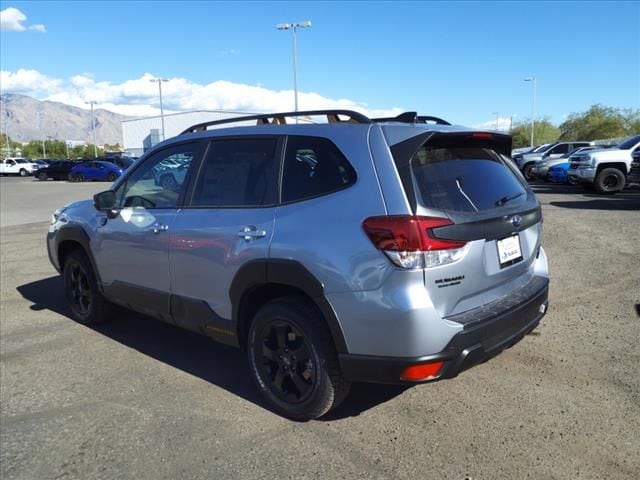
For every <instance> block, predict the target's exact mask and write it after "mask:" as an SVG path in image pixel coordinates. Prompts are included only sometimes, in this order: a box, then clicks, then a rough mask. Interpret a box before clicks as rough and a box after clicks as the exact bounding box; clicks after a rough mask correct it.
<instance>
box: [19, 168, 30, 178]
mask: <svg viewBox="0 0 640 480" xmlns="http://www.w3.org/2000/svg"><path fill="white" fill-rule="evenodd" d="M28 174H29V172H27V171H26V170H25V169H24V168H21V169H20V173H19V175H20V176H21V177H26V176H27V175H28Z"/></svg>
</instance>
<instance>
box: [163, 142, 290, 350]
mask: <svg viewBox="0 0 640 480" xmlns="http://www.w3.org/2000/svg"><path fill="white" fill-rule="evenodd" d="M282 144H283V140H282V139H281V138H278V137H276V136H255V137H248V136H245V137H242V138H218V139H214V140H212V141H211V143H210V144H209V147H208V150H207V154H206V156H205V158H204V160H203V162H202V166H201V167H200V170H199V173H198V177H197V179H196V181H195V183H194V186H193V191H192V194H191V199H190V201H189V202H188V204H187V205H186V207H185V208H183V209H182V210H180V212H178V214H177V215H176V218H175V221H174V225H173V228H172V229H171V232H170V253H169V260H170V262H169V263H170V271H171V292H172V296H171V311H172V314H173V317H174V320H175V321H176V323H178V324H179V325H180V326H182V327H184V328H189V329H191V330H196V331H203V332H205V333H207V334H208V335H210V336H212V337H214V338H216V339H217V340H219V341H222V342H227V343H233V340H234V329H233V328H232V327H231V324H230V319H231V318H232V312H231V300H230V297H229V289H230V287H231V282H232V281H233V279H234V277H235V275H236V273H237V272H238V270H239V269H240V268H241V267H242V266H243V265H246V264H247V263H248V262H251V261H252V260H265V259H267V258H268V256H269V245H270V242H271V237H272V235H273V223H274V211H275V205H276V203H277V201H278V178H279V166H280V158H281V151H282Z"/></svg>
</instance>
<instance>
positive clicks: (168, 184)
mask: <svg viewBox="0 0 640 480" xmlns="http://www.w3.org/2000/svg"><path fill="white" fill-rule="evenodd" d="M160 186H161V187H162V188H163V189H165V190H169V191H171V192H175V191H177V190H178V182H176V179H175V178H173V175H165V176H164V177H162V178H161V179H160Z"/></svg>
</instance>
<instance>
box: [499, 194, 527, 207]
mask: <svg viewBox="0 0 640 480" xmlns="http://www.w3.org/2000/svg"><path fill="white" fill-rule="evenodd" d="M522 195H524V192H518V193H514V194H513V195H505V196H504V197H502V198H501V199H499V200H498V201H496V207H501V206H502V205H504V204H505V203H507V202H510V201H511V200H514V199H516V198H518V197H521V196H522Z"/></svg>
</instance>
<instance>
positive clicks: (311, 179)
mask: <svg viewBox="0 0 640 480" xmlns="http://www.w3.org/2000/svg"><path fill="white" fill-rule="evenodd" d="M355 181H356V172H355V170H354V169H353V167H352V166H351V164H349V162H348V161H347V159H346V158H345V157H344V155H343V154H342V152H340V150H338V147H336V146H335V145H334V144H333V143H332V142H330V141H329V140H327V139H326V138H319V137H302V136H290V137H288V139H287V152H286V155H285V161H284V172H283V177H282V201H283V202H293V201H296V200H303V199H305V198H312V197H317V196H319V195H325V194H327V193H331V192H335V191H337V190H342V189H343V188H346V187H348V186H350V185H353V184H354V183H355Z"/></svg>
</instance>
